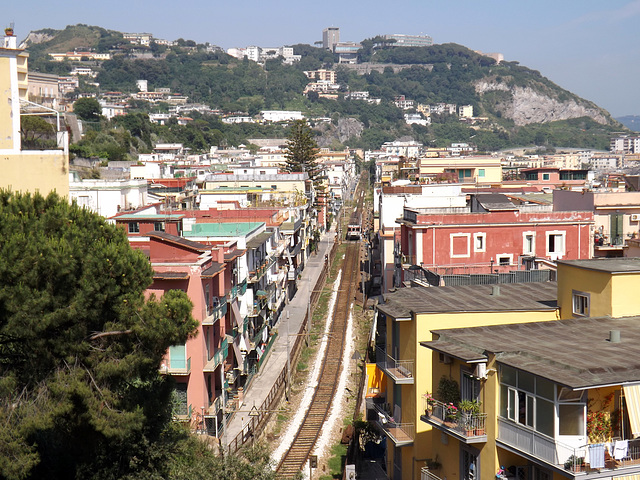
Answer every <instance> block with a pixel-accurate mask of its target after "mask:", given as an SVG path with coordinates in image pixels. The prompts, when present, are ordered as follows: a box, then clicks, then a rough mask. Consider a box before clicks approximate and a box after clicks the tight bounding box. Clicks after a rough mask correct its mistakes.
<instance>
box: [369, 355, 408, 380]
mask: <svg viewBox="0 0 640 480" xmlns="http://www.w3.org/2000/svg"><path fill="white" fill-rule="evenodd" d="M376 364H377V365H378V368H380V369H382V371H384V373H386V374H387V375H388V376H390V377H391V378H393V381H394V382H395V383H400V384H413V382H414V380H413V360H396V359H395V358H393V357H391V356H389V355H387V354H386V352H385V351H384V350H383V349H381V348H379V347H378V348H376Z"/></svg>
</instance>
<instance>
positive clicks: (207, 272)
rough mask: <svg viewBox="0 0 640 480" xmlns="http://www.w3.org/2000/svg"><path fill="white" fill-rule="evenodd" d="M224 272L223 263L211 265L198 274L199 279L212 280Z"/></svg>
mask: <svg viewBox="0 0 640 480" xmlns="http://www.w3.org/2000/svg"><path fill="white" fill-rule="evenodd" d="M223 270H224V264H223V263H212V264H211V266H209V267H208V268H206V269H204V270H203V271H202V273H201V274H200V277H201V278H213V277H215V276H216V275H218V274H219V273H220V272H222V271H223Z"/></svg>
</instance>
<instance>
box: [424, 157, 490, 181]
mask: <svg viewBox="0 0 640 480" xmlns="http://www.w3.org/2000/svg"><path fill="white" fill-rule="evenodd" d="M419 160H420V163H419V166H420V170H419V177H420V179H424V180H425V181H434V180H435V181H442V180H448V181H452V182H454V183H455V182H460V183H470V184H494V185H495V184H499V183H500V182H501V181H502V161H501V158H500V157H493V156H486V155H485V156H483V155H474V156H459V157H447V158H435V157H424V156H423V157H420V159H419Z"/></svg>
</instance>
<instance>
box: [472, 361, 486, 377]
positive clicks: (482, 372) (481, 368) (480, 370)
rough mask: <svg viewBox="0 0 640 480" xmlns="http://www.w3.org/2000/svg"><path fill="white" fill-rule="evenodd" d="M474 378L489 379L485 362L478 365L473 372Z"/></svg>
mask: <svg viewBox="0 0 640 480" xmlns="http://www.w3.org/2000/svg"><path fill="white" fill-rule="evenodd" d="M473 376H474V377H476V378H480V379H484V378H487V364H486V363H484V362H482V363H478V364H477V365H476V368H475V370H474V371H473Z"/></svg>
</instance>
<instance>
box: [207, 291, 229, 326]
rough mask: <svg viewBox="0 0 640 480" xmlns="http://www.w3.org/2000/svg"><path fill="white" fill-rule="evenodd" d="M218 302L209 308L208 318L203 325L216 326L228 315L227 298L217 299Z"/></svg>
mask: <svg viewBox="0 0 640 480" xmlns="http://www.w3.org/2000/svg"><path fill="white" fill-rule="evenodd" d="M215 298H216V299H217V302H215V303H214V304H213V305H209V306H208V307H207V316H206V318H205V319H204V320H203V321H202V325H214V324H215V323H216V322H217V321H218V320H220V319H221V318H224V316H225V315H226V314H227V299H226V297H215Z"/></svg>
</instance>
